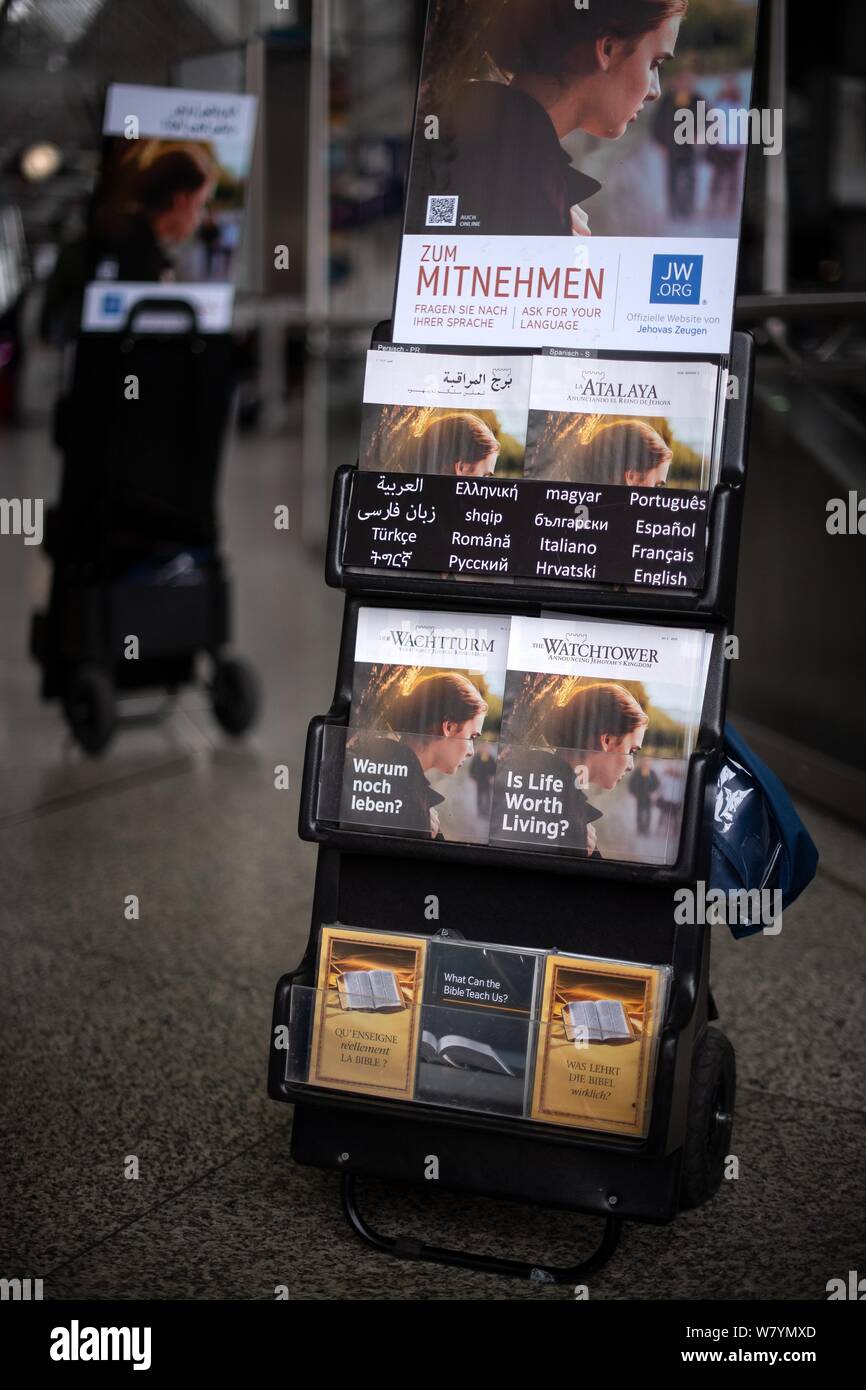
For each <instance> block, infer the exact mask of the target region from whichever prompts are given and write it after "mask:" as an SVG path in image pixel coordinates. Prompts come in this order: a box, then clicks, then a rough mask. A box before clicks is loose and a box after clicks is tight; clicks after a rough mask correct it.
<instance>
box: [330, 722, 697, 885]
mask: <svg viewBox="0 0 866 1390" xmlns="http://www.w3.org/2000/svg"><path fill="white" fill-rule="evenodd" d="M688 775H689V763H688V761H687V760H686V759H684V758H670V757H666V756H664V755H662V754H661V753H658V752H652V753H651V752H649V751H648V752H646V753H633V752H632V751H630V749H628V748H616V749H613V750H609V751H603V750H600V749H592V750H589V749H568V748H555V749H554V748H549V747H545V748H542V747H538V746H517V745H514V744H511V743H505V742H504V741H503V742H496V741H494V740H492V739H491V740H487V739H485V738H483V737H481V738H478V739H476V740H474V741H473V740H472V739H471V738H464V737H445V736H439V735H415V734H397V733H386V732H383V731H377V730H368V729H356V728H346V727H345V726H340V725H329V726H328V727H327V728H325V729H324V731H323V740H322V756H321V764H320V769H319V778H318V786H317V789H316V793H315V796H316V801H315V806H316V820H317V822H318V823H319V824H321V825H324V826H333V827H335V828H338V829H340V830H349V831H359V832H360V831H366V832H373V833H375V834H377V835H395V836H400V837H403V838H408V839H416V840H427V841H431V842H433V841H444V842H447V843H450V844H459V845H481V846H485V847H490V848H494V849H508V848H512V849H516V850H526V851H528V850H531V851H534V852H538V851H542V852H545V853H550V854H558V855H566V856H570V857H572V858H580V859H590V858H592V859H595V860H598V859H604V860H609V861H611V862H615V863H628V864H634V865H649V866H653V867H655V866H670V865H673V864H674V863H676V860H677V855H678V852H679V848H680V839H681V831H682V823H683V808H684V804H685V799H686V789H687V783H688Z"/></svg>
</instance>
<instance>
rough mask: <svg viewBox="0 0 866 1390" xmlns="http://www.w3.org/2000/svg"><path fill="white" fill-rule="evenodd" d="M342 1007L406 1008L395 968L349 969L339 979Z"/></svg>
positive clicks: (338, 991) (338, 988)
mask: <svg viewBox="0 0 866 1390" xmlns="http://www.w3.org/2000/svg"><path fill="white" fill-rule="evenodd" d="M337 993H338V995H339V997H340V1008H341V1009H366V1010H370V1009H375V1010H379V1011H384V1010H388V1009H405V1007H406V1001H405V999H404V998H403V994H402V991H401V989H400V986H399V984H398V983H397V976H396V975H395V974H394V971H393V970H347V971H346V973H345V974H344V975H341V976H340V977H339V979H338V980H337Z"/></svg>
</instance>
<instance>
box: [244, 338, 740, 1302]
mask: <svg viewBox="0 0 866 1390" xmlns="http://www.w3.org/2000/svg"><path fill="white" fill-rule="evenodd" d="M752 365H753V353H752V341H751V339H750V337H749V336H748V335H746V334H741V333H738V334H735V335H734V344H733V356H732V362H731V370H732V372H733V374H734V375H736V376H737V378H738V383H739V398H738V399H737V400H734V401H732V402H730V403H729V406H728V412H727V420H726V430H725V437H724V446H723V459H722V466H721V472H720V475H719V481H718V484H717V487H716V490H715V495H714V499H713V504H712V509H711V513H710V523H709V525H710V543H709V551H708V563H707V571H706V578H705V585H704V588H703V590H702V591H701V593H700V594H692V595H685V594H678V595H671V594H666V593H659V592H657V591H654V590H644V591H641V592H623V591H621V590H618V591H605V590H601V589H595V590H594V589H592V588H589V587H583V588H580V587H576V586H573V587H570V586H569V587H567V586H562V585H556V586H552V585H544V586H541V588H540V587H539V586H538V585H525V586H524V585H521V584H519V583H515V582H512V581H509V582H507V583H502V582H500V583H499V584H498V585H497V584H496V583H495V582H493V581H485V582H483V583H477V584H476V583H472V584H467V583H465V582H461V581H459V580H455V579H447V578H446V579H442V578H438V579H431V578H425V577H424V576H421V575H409V574H407V575H402V576H396V575H390V574H383V575H380V574H375V573H374V574H371V573H364V574H359V573H351V572H349V571H346V570H344V569H343V568H342V565H341V560H340V556H341V549H342V537H343V536H344V531H345V524H346V517H347V507H348V499H349V494H350V490H351V483H352V476H353V474H354V472H355V470H354V469H352V468H345V469H340V470H339V472H338V474H337V477H336V480H335V486H334V506H333V511H332V517H331V532H330V538H329V544H328V561H327V578H328V582H329V583H331V584H335V585H340V586H342V587H344V588H345V589H346V590H347V600H346V610H345V618H344V624H343V632H342V638H341V644H340V657H339V663H338V674H337V682H336V689H335V695H334V701H333V704H332V707H331V709H330V710H329V711H328V713H327V714H325V715H321V716H319V717H317V718H315V719H314V720H313V721H312V723H311V725H310V729H309V735H308V742H307V753H306V760H305V767H304V779H303V785H302V789H301V804H300V816H299V830H300V834H301V836H302V837H303V838H304V839H308V840H313V841H316V842H318V844H319V846H320V849H319V859H318V867H317V874H316V891H315V900H314V905H313V914H312V925H311V931H310V937H309V940H308V945H307V950H306V952H305V955H304V959H303V961H302V962H301V964H300V965H299V967H298V968H297V969H296V970H295V971H294V972H292V973H291V974H288V975H286V976H284V977H283V978H282V979H281V980H280V982H279V984H278V986H277V991H276V998H275V1005H274V1016H273V1024H274V1032H273V1033H272V1042H273V1040H274V1039H276V1038H277V1036H278V1035H279V1033H280V1030H283V1036H285V1030H286V1029H288V1035H289V1038H290V1042H289V1050H288V1053H287V1051H286V1049H285V1048H280V1047H279V1046H278V1045H276V1044H274V1045H272V1047H271V1052H270V1070H269V1093H270V1095H271V1096H272V1097H273V1098H274V1099H277V1100H282V1101H287V1102H291V1103H294V1105H295V1120H294V1126H293V1132H292V1154H293V1156H294V1158H295V1159H296V1160H297V1161H298V1162H300V1163H308V1164H312V1165H315V1166H318V1167H322V1168H329V1169H333V1170H334V1171H335V1172H338V1173H340V1175H341V1182H342V1202H343V1210H344V1213H345V1215H346V1217H347V1219H348V1220H349V1222H350V1224H351V1225H352V1226H353V1229H354V1230H355V1231H356V1232H357V1234H358V1235H360V1236H361V1237H362V1238H363V1239H364V1240H365V1241H366V1242H367V1243H368V1244H370V1245H371V1246H373V1248H375V1249H377V1250H379V1251H380V1252H382V1253H389V1254H392V1255H397V1256H398V1257H401V1258H411V1259H423V1260H429V1261H432V1262H435V1263H446V1264H454V1265H460V1266H463V1267H469V1268H474V1269H479V1270H485V1271H488V1272H496V1273H501V1274H512V1275H515V1276H518V1277H522V1278H530V1279H533V1280H537V1281H542V1282H575V1281H577V1280H578V1279H579V1278H584V1277H586V1276H587V1275H588V1274H589V1273H590V1272H591V1271H592V1270H595V1269H598V1268H600V1267H601V1265H603V1264H604V1263H605V1262H606V1260H608V1259H609V1258H610V1256H611V1254H612V1253H613V1251H614V1249H615V1248H616V1244H617V1241H618V1239H619V1234H620V1228H621V1224H622V1222H623V1220H624V1219H627V1218H631V1219H633V1220H638V1221H645V1222H650V1223H656V1224H660V1223H664V1222H668V1221H670V1220H672V1219H673V1217H674V1216H675V1214H676V1212H677V1210H678V1209H680V1208H682V1207H688V1206H694V1205H698V1204H699V1203H700V1202H702V1201H705V1200H707V1199H708V1198H709V1197H710V1196H712V1194H713V1192H714V1191H715V1189H716V1188H717V1186H718V1183H719V1180H720V1174H721V1166H722V1161H723V1159H724V1156H725V1154H726V1153H727V1152H728V1145H729V1140H730V1133H731V1126H732V1123H733V1106H734V1073H733V1052H732V1049H731V1048H730V1044H729V1043H728V1042H727V1039H725V1038H724V1036H723V1035H721V1034H720V1033H719V1031H718V1030H717V1029H714V1028H709V1027H708V1025H709V1024H710V1023H711V1022H712V1021H714V1020H715V1018H716V1017H717V1014H716V1011H715V1007H714V1004H713V1000H712V995H711V993H710V989H709V967H710V951H709V932H708V929H707V928H706V926H703V925H687V924H682V923H678V922H677V921H676V920H675V911H674V908H675V899H674V893H675V891H676V889H677V888H690V889H691V890H692V891H697V890H696V885H697V883H698V882H699V881H701V880H704V881H706V879H707V877H708V872H709V841H710V836H709V828H710V823H711V819H712V814H713V807H714V802H715V771H716V765H717V760H718V757H719V755H720V752H721V746H722V738H723V726H724V715H725V703H726V692H727V677H728V661H727V659H726V639H727V638H728V636H729V634H730V630H731V624H732V622H733V616H734V600H735V593H736V561H737V550H738V544H739V530H740V520H741V513H742V501H743V491H744V485H745V457H746V450H747V439H748V423H749V409H750V400H751V378H752ZM398 593H399V595H400V600H401V602H405V603H406V604H407V606H409V605H410V604H417V605H418V606H423V607H425V608H430V609H432V610H435V609H436V608H441V609H450V610H452V611H453V610H455V609H461V608H462V609H465V610H469V611H471V610H473V608H475V607H477V606H483V608H484V610H485V611H486V612H501V613H524V614H528V615H537V614H539V613H541V612H542V611H547V610H549V611H553V612H555V611H556V610H557V609H562V610H566V609H567V610H569V611H572V612H579V613H584V614H587V615H590V614H601V613H603V614H605V615H607V616H609V617H611V618H617V619H620V620H623V621H628V619H629V617H632V618H636V617H637V616H638V615H639V616H640V617H641V618H642V619H643V620H649V621H656V620H657V621H662V622H665V623H668V624H672V625H677V624H682V625H684V626H703V627H704V628H706V629H707V630H709V631H712V633H713V639H714V640H713V648H712V656H711V660H710V667H709V674H708V679H707V685H706V693H705V699H704V707H703V714H702V719H701V724H700V730H699V733H698V737H697V742H696V747H695V751H694V753H693V754H692V756H691V758H690V760H689V763H688V768H687V781H686V794H685V801H684V808H683V816H682V824H681V827H680V834H679V843H678V848H677V851H676V854H675V856H674V858H673V862H671V863H666V864H655V865H641V864H633V863H626V862H615V861H604V862H596V861H590V860H587V859H585V858H583V859H582V858H579V857H574V856H570V855H567V854H551V853H549V852H547V851H545V850H540V849H538V848H537V847H536V846H534V845H533V846H525V847H520V848H518V847H512V846H509V847H500V846H492V845H480V844H469V843H455V842H446V843H441V842H433V841H430V840H429V839H413V838H411V837H410V836H405V835H399V834H394V833H390V832H389V833H383V832H382V831H381V830H379V831H377V829H376V828H375V827H371V826H370V825H357V824H356V825H351V824H347V823H346V820H345V817H343V818H341V809H340V803H341V784H342V765H343V757H344V753H345V742H346V738H347V736H348V716H349V707H350V699H351V682H352V670H353V660H354V643H355V630H356V625H357V614H358V609H359V608H360V607H361V606H362V604H364V605H367V606H369V605H376V604H381V605H384V606H387V605H388V604H389V603H391V604H392V603H393V602H394V596H395V595H396V594H398ZM431 901H435V904H436V912H437V914H438V916H437V917H436V919H435V920H433V921H429V922H428V921H426V920H425V918H424V911H425V904H429V903H430V902H431ZM334 921H339V922H345V923H351V924H352V925H353V926H355V927H359V928H368V929H370V930H375V931H376V932H378V933H385V934H387V933H388V932H401V931H404V932H405V931H406V930H411V931H412V932H414V933H416V934H427V935H430V936H433V935H435V934H436V933H437V932H439V931H440V929H444V932H445V934H447V932H448V931H449V930H451V931H454V932H455V933H458V934H462V935H463V936H465V937H466V938H467V939H471V940H474V941H489V942H491V943H493V942H496V943H501V944H503V945H513V946H523V947H525V948H543V949H551V948H555V949H558V950H560V951H566V952H575V953H579V954H584V955H597V956H603V957H607V958H614V959H621V960H624V961H636V962H642V963H646V964H650V965H652V964H658V965H669V966H670V967H671V970H672V978H671V989H670V993H669V997H668V1001H667V1010H666V1015H665V1020H664V1025H663V1031H662V1035H661V1041H660V1045H659V1051H658V1059H657V1066H656V1074H655V1080H654V1087H653V1098H652V1110H651V1115H650V1122H649V1128H648V1130H647V1133H646V1135H645V1137H644V1138H642V1139H633V1138H624V1137H620V1136H616V1135H613V1136H612V1135H610V1134H601V1133H594V1132H591V1131H589V1130H580V1129H574V1128H571V1127H569V1128H564V1127H559V1126H551V1125H546V1124H537V1123H535V1122H527V1121H526V1120H525V1119H523V1118H515V1117H509V1116H505V1115H500V1114H493V1113H489V1112H486V1113H480V1112H477V1111H471V1110H463V1109H454V1108H447V1107H442V1106H435V1105H428V1104H418V1103H416V1102H411V1103H406V1102H405V1101H400V1100H389V1099H384V1098H380V1097H376V1096H370V1095H360V1094H355V1093H351V1092H347V1091H336V1090H330V1089H324V1088H322V1087H317V1086H315V1085H310V1084H309V1083H308V1081H306V1080H305V1079H304V1071H303V1057H302V1052H303V1049H300V1051H299V1047H298V1036H297V1033H296V1032H294V1033H293V1030H292V1027H291V1026H290V1025H291V1023H292V1017H293V1013H294V1015H295V1021H296V1023H297V1017H298V1013H297V1010H298V1007H299V1001H303V999H304V997H305V996H307V997H308V996H309V995H310V993H311V992H315V989H316V984H317V982H316V979H315V969H316V952H317V939H318V933H319V929H320V927H321V925H322V924H324V923H327V922H334ZM293 1001H294V1002H293ZM301 1012H302V1013H303V1009H301ZM723 1053H724V1057H723V1056H722V1054H723ZM299 1058H300V1061H299ZM431 1157H435V1159H436V1161H437V1162H436V1167H437V1171H438V1181H439V1182H440V1183H441V1184H443V1185H444V1186H446V1187H448V1188H451V1189H454V1190H460V1191H468V1192H474V1193H483V1194H487V1195H490V1196H497V1197H502V1198H510V1199H515V1200H521V1201H528V1202H534V1203H539V1204H542V1205H548V1206H553V1207H559V1208H563V1209H570V1210H575V1211H581V1212H588V1213H592V1214H595V1215H598V1216H600V1217H603V1218H604V1228H603V1232H602V1236H601V1239H600V1243H599V1245H598V1248H597V1249H596V1250H595V1251H594V1252H592V1253H591V1254H590V1255H589V1256H588V1257H587V1258H585V1259H583V1260H581V1261H580V1262H579V1263H577V1264H575V1265H574V1266H571V1267H567V1268H553V1267H550V1266H547V1265H541V1264H539V1263H532V1262H531V1261H525V1260H512V1259H491V1258H489V1257H486V1256H482V1255H479V1254H475V1253H471V1252H465V1251H454V1250H447V1249H443V1248H441V1247H438V1246H435V1245H427V1244H425V1243H423V1242H420V1241H417V1240H414V1239H411V1238H396V1237H390V1236H384V1235H381V1234H379V1233H378V1232H376V1231H373V1230H371V1229H370V1227H369V1226H368V1225H367V1223H366V1222H365V1220H364V1218H363V1216H362V1214H361V1212H360V1211H359V1208H358V1204H357V1183H358V1180H359V1179H361V1178H363V1177H365V1176H370V1177H375V1178H378V1179H385V1180H389V1181H394V1182H404V1183H405V1182H409V1183H418V1184H426V1183H427V1181H428V1177H429V1171H430V1159H431Z"/></svg>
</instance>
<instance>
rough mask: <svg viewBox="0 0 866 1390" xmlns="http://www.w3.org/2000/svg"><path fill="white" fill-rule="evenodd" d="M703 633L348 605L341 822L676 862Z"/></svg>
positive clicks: (704, 654)
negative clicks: (350, 666)
mask: <svg viewBox="0 0 866 1390" xmlns="http://www.w3.org/2000/svg"><path fill="white" fill-rule="evenodd" d="M711 645H712V634H710V633H708V632H706V631H704V630H703V629H700V628H690V627H673V626H664V625H658V624H656V625H650V624H637V623H620V622H608V621H602V620H599V619H592V618H585V617H561V616H556V617H538V618H527V617H511V618H508V617H502V616H499V615H496V614H483V613H453V612H428V611H416V610H411V609H392V608H367V607H365V608H361V609H360V610H359V614H358V626H357V637H356V644H355V668H354V682H353V697H352V707H351V712H350V718H349V729H348V731H347V734H346V742H345V761H344V767H343V779H342V788H341V803H340V811H339V820H340V822H341V823H342V824H343V825H345V826H348V827H359V828H360V827H363V828H375V830H376V831H377V833H386V834H387V833H391V834H398V835H403V836H411V837H421V838H425V839H430V840H440V841H442V840H447V841H455V842H463V843H472V844H491V845H497V846H514V847H523V848H532V849H535V850H538V849H543V850H545V851H548V852H550V853H554V854H565V855H571V856H577V857H583V858H592V859H610V860H617V861H625V862H630V863H640V864H648V865H664V864H671V863H674V862H675V860H676V857H677V851H678V847H679V839H680V829H681V823H682V812H683V803H684V799H685V790H686V780H687V773H688V763H689V758H690V757H691V754H692V753H693V751H694V749H695V747H696V743H697V738H698V733H699V730H700V723H701V711H702V707H703V699H704V690H705V687H706V681H707V672H708V667H709V660H710V652H711Z"/></svg>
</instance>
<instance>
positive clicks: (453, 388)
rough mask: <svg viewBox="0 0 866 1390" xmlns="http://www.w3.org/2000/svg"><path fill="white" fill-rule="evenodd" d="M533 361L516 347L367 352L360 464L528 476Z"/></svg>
mask: <svg viewBox="0 0 866 1390" xmlns="http://www.w3.org/2000/svg"><path fill="white" fill-rule="evenodd" d="M532 363H533V359H532V357H529V356H526V357H524V356H517V355H514V356H508V355H503V356H502V357H495V356H490V357H478V356H468V355H457V354H453V353H432V352H395V351H390V352H389V351H386V350H384V349H379V350H378V351H377V350H373V351H371V352H368V353H367V371H366V375H365V378H364V409H363V414H362V418H361V448H360V454H359V467H360V468H362V469H371V470H376V471H381V472H388V473H391V472H394V473H412V474H419V473H421V474H436V475H438V476H440V477H446V478H490V477H493V476H494V475H495V476H496V477H497V478H519V477H522V475H523V456H524V450H525V448H526V422H527V417H528V413H529V390H530V378H531V375H532Z"/></svg>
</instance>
